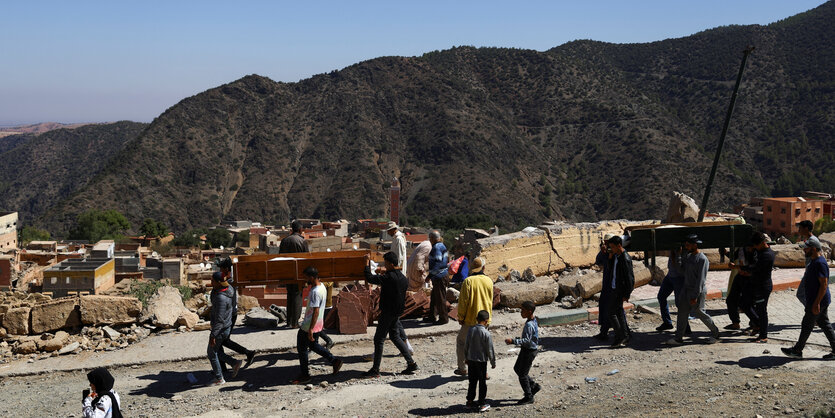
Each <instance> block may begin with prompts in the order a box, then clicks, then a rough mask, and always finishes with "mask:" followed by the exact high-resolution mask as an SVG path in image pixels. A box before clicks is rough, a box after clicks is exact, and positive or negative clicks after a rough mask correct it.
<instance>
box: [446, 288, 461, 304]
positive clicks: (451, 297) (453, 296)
mask: <svg viewBox="0 0 835 418" xmlns="http://www.w3.org/2000/svg"><path fill="white" fill-rule="evenodd" d="M459 294H461V292H459V291H458V290H456V289H455V288H452V287H450V288H447V290H446V300H447V302H449V303H455V302H458V295H459Z"/></svg>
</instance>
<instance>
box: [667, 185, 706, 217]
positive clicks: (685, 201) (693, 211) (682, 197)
mask: <svg viewBox="0 0 835 418" xmlns="http://www.w3.org/2000/svg"><path fill="white" fill-rule="evenodd" d="M698 219H699V205H697V204H696V201H695V200H693V198H691V197H690V196H687V195H686V194H684V193H680V192H673V196H672V197H671V198H670V203H669V205H668V206H667V217H666V218H664V222H665V223H679V222H695V221H697V220H698Z"/></svg>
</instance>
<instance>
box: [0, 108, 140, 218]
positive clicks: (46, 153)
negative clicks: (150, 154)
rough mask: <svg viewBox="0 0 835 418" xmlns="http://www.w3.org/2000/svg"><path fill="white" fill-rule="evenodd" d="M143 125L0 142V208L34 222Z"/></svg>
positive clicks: (101, 126)
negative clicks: (1, 162)
mask: <svg viewBox="0 0 835 418" xmlns="http://www.w3.org/2000/svg"><path fill="white" fill-rule="evenodd" d="M146 126H147V124H144V123H136V122H117V123H110V124H95V125H85V126H82V127H77V128H73V129H68V128H62V129H56V130H51V131H48V132H45V133H42V134H21V135H12V136H8V137H5V138H0V161H3V164H2V165H0V209H3V210H13V211H18V212H20V218H21V221H22V222H23V223H25V224H29V225H31V224H32V222H33V220H35V219H37V218H38V217H39V216H41V215H43V213H44V212H45V211H46V210H48V209H49V208H50V207H52V206H53V205H55V204H57V203H58V202H60V201H62V200H63V199H66V198H68V197H69V196H70V195H72V194H73V193H75V192H77V191H79V190H80V189H82V188H84V186H86V185H87V184H88V183H90V182H91V181H93V179H94V178H95V176H96V175H97V174H98V173H99V172H100V171H101V169H102V168H103V167H105V166H107V165H108V163H109V162H110V159H111V158H112V157H113V156H115V155H116V154H118V153H119V151H121V149H122V148H123V147H124V145H125V144H126V143H128V142H129V141H131V140H133V139H135V138H136V137H137V136H138V135H139V133H140V132H141V131H142V129H144V128H145V127H146Z"/></svg>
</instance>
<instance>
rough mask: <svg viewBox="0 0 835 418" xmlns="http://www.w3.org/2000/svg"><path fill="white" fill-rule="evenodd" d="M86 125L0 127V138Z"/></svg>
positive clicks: (46, 124)
mask: <svg viewBox="0 0 835 418" xmlns="http://www.w3.org/2000/svg"><path fill="white" fill-rule="evenodd" d="M84 125H87V124H86V123H58V122H42V123H33V124H31V125H20V126H9V127H0V138H3V137H5V136H9V135H17V134H42V133H44V132H49V131H53V130H55V129H73V128H78V127H79V126H84Z"/></svg>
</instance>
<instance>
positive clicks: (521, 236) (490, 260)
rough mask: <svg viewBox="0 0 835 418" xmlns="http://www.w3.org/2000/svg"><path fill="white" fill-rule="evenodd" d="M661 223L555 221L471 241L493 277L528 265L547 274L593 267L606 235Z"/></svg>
mask: <svg viewBox="0 0 835 418" xmlns="http://www.w3.org/2000/svg"><path fill="white" fill-rule="evenodd" d="M659 223H660V221H658V220H646V221H627V220H614V221H601V222H582V223H567V222H554V223H547V224H544V225H541V226H539V227H528V228H525V229H524V230H522V231H519V232H513V233H510V234H504V235H499V236H495V237H488V238H482V239H478V240H476V241H475V242H472V243H468V244H469V245H470V246H471V248H472V252H473V253H477V254H479V255H481V256H482V257H484V260H485V262H486V267H485V270H484V273H485V274H486V275H488V276H490V277H492V278H493V279H494V280H495V279H496V278H497V277H498V276H499V275H502V276H506V275H507V274H508V272H509V271H510V270H517V271H524V270H525V269H526V268H529V267H530V268H531V270H532V271H533V274H535V275H536V276H544V275H548V274H550V273H554V272H559V271H562V270H564V269H565V268H567V267H590V266H591V265H592V264H594V259H595V257H596V256H597V253H598V250H599V247H598V245H599V244H600V240H601V239H602V238H603V236H604V235H605V234H615V235H621V234H623V231H624V229H625V228H626V227H628V226H634V225H655V224H659Z"/></svg>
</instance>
